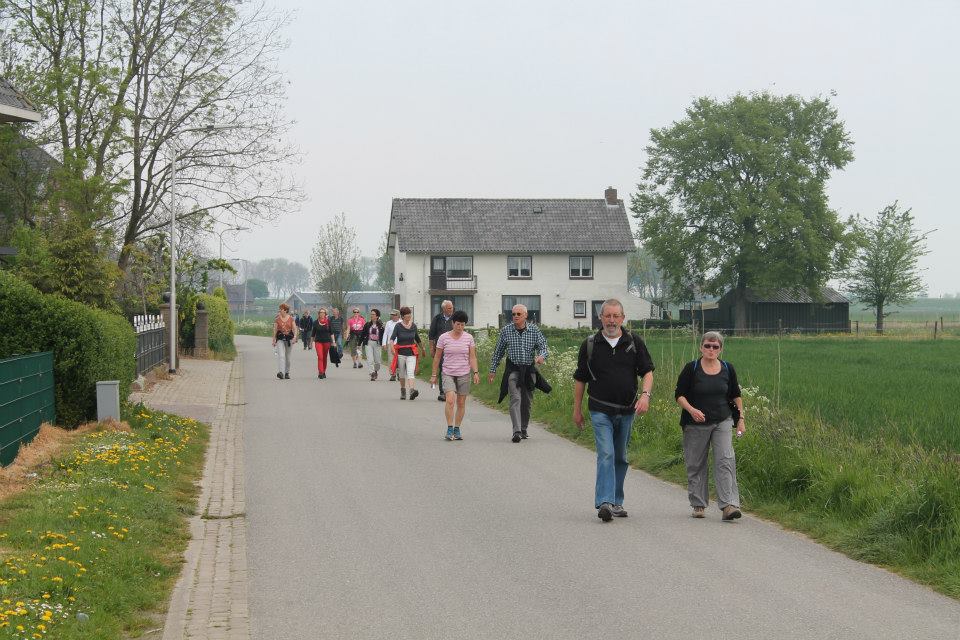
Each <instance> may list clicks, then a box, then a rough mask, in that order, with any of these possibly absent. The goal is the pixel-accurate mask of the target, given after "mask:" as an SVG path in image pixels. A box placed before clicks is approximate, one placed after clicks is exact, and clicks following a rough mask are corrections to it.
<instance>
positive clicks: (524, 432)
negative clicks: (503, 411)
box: [520, 429, 529, 440]
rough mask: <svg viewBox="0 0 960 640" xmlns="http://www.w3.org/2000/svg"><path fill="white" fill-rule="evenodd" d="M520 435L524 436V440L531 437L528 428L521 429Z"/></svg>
mask: <svg viewBox="0 0 960 640" xmlns="http://www.w3.org/2000/svg"><path fill="white" fill-rule="evenodd" d="M520 437H521V438H523V439H524V440H526V439H527V438H528V437H529V436H528V435H527V430H526V429H521V430H520Z"/></svg>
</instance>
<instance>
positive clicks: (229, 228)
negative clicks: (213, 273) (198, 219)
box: [217, 227, 250, 289]
mask: <svg viewBox="0 0 960 640" xmlns="http://www.w3.org/2000/svg"><path fill="white" fill-rule="evenodd" d="M249 229H250V227H227V228H226V229H224V230H223V231H221V232H220V233H218V234H217V235H218V236H219V237H220V262H221V266H222V263H223V234H225V233H226V232H227V231H248V230H249ZM220 288H221V289H223V269H220Z"/></svg>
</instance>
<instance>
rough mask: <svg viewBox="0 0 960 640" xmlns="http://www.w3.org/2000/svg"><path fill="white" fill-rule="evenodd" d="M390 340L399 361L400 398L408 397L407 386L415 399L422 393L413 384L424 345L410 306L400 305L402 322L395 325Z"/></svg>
mask: <svg viewBox="0 0 960 640" xmlns="http://www.w3.org/2000/svg"><path fill="white" fill-rule="evenodd" d="M389 340H390V342H392V343H393V358H394V360H395V361H396V363H397V379H398V380H400V399H401V400H406V399H407V387H410V399H411V400H414V399H416V397H417V396H418V395H420V392H419V391H417V390H416V389H415V388H414V386H413V380H414V375H415V374H416V372H417V357H418V356H419V354H420V349H421V348H422V345H421V343H420V332H419V330H418V329H417V325H416V323H415V322H414V321H413V310H412V309H410V307H400V322H398V323H397V324H396V325H394V327H393V335H392V336H390V338H389Z"/></svg>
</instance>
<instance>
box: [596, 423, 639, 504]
mask: <svg viewBox="0 0 960 640" xmlns="http://www.w3.org/2000/svg"><path fill="white" fill-rule="evenodd" d="M633 417H634V414H632V413H628V414H626V415H617V414H612V415H611V414H609V413H601V412H599V411H591V412H590V420H591V421H592V422H593V437H594V438H595V440H596V443H597V493H596V497H595V499H594V502H595V503H596V504H595V505H594V507H595V508H599V507H600V505H601V504H603V503H604V502H609V503H610V504H619V505H622V504H623V479H624V478H626V477H627V466H628V464H627V445H628V444H629V443H630V433H631V430H632V429H631V427H632V426H633Z"/></svg>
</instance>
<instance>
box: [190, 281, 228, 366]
mask: <svg viewBox="0 0 960 640" xmlns="http://www.w3.org/2000/svg"><path fill="white" fill-rule="evenodd" d="M197 300H198V301H200V302H202V303H203V306H204V308H205V309H206V310H207V323H208V325H207V327H208V334H207V335H208V340H209V342H208V346H209V347H210V348H211V349H212V350H213V351H216V352H218V353H233V352H234V346H233V334H234V326H233V320H231V319H230V307H229V306H228V305H227V301H226V300H225V299H224V298H222V297H220V296H217V295H207V294H205V293H201V294H200V295H198V296H197Z"/></svg>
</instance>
